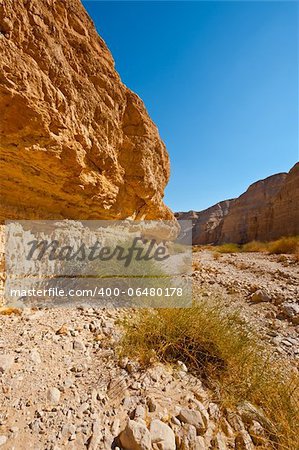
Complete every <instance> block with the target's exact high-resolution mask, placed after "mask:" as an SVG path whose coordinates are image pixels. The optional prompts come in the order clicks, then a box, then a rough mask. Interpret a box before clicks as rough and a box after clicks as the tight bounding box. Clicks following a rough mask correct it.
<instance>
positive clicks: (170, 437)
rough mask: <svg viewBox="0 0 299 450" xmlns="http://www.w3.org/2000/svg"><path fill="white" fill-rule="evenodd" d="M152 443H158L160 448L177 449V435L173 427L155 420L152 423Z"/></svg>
mask: <svg viewBox="0 0 299 450" xmlns="http://www.w3.org/2000/svg"><path fill="white" fill-rule="evenodd" d="M150 434H151V440H152V444H158V446H159V449H160V450H175V449H176V446H175V435H174V432H173V431H172V429H171V428H170V427H169V426H168V425H166V424H165V423H163V422H161V420H153V421H152V423H151V425H150Z"/></svg>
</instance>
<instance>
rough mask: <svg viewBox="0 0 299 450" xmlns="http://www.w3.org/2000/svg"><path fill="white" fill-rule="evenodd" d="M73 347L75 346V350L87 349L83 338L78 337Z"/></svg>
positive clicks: (83, 350) (82, 350)
mask: <svg viewBox="0 0 299 450" xmlns="http://www.w3.org/2000/svg"><path fill="white" fill-rule="evenodd" d="M73 347H74V350H79V351H81V352H85V350H86V347H85V344H84V342H83V341H82V340H81V339H76V340H75V341H74V342H73Z"/></svg>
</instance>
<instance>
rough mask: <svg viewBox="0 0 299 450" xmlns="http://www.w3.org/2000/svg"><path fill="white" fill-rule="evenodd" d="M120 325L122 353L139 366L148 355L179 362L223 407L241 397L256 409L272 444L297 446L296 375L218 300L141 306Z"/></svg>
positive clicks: (298, 407) (298, 397)
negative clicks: (180, 306) (188, 304)
mask: <svg viewBox="0 0 299 450" xmlns="http://www.w3.org/2000/svg"><path fill="white" fill-rule="evenodd" d="M123 325H124V328H125V333H124V337H123V341H122V352H123V354H126V355H130V356H133V357H137V358H138V359H139V361H140V362H141V363H143V364H150V363H151V361H152V360H153V356H154V357H155V358H156V359H158V360H160V361H162V362H167V363H175V362H176V361H177V360H181V361H183V362H185V363H186V364H187V366H188V368H189V370H190V371H191V372H193V373H194V374H196V375H199V376H200V377H201V378H202V379H204V380H205V383H206V384H207V385H208V386H209V387H211V388H212V389H213V392H215V393H219V398H218V399H217V400H218V401H219V402H220V403H221V405H222V407H223V408H225V407H230V408H231V407H235V406H237V405H238V404H240V403H241V402H244V401H249V402H251V403H252V404H254V405H256V406H258V407H259V408H261V409H262V410H263V412H264V414H265V415H266V416H267V418H268V419H269V421H270V422H271V423H272V425H273V429H272V430H271V433H270V430H269V433H270V434H269V440H270V442H272V444H271V446H272V447H273V448H278V449H281V450H282V449H288V450H297V449H298V448H299V393H298V388H299V378H298V374H294V373H293V372H292V371H291V370H288V369H287V368H286V366H285V364H283V363H281V362H279V361H275V360H274V358H273V354H271V350H270V349H268V348H267V347H265V344H263V343H262V341H260V340H259V339H258V338H257V337H256V336H255V335H254V333H253V332H251V331H250V330H249V329H247V328H245V327H244V324H242V321H241V320H240V318H239V316H238V314H234V315H229V316H228V315H227V313H225V310H224V308H223V307H222V306H221V305H220V304H219V302H217V304H216V303H215V304H211V303H207V302H205V303H203V302H201V303H200V304H199V305H197V306H194V307H192V308H183V309H159V310H142V311H140V312H138V313H137V316H135V317H134V318H133V319H131V320H130V319H128V320H127V321H126V322H124V324H123ZM271 427H272V426H271Z"/></svg>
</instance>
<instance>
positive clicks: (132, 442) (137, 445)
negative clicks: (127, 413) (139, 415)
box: [119, 420, 151, 450]
mask: <svg viewBox="0 0 299 450" xmlns="http://www.w3.org/2000/svg"><path fill="white" fill-rule="evenodd" d="M119 441H120V444H121V446H122V447H123V448H124V449H125V450H148V449H150V448H151V435H150V432H149V431H148V429H147V428H146V426H145V425H144V424H143V423H141V422H136V421H134V420H129V421H128V423H127V426H126V428H125V429H124V431H122V432H121V434H120V436H119Z"/></svg>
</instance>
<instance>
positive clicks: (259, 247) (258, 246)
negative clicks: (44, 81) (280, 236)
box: [242, 241, 267, 252]
mask: <svg viewBox="0 0 299 450" xmlns="http://www.w3.org/2000/svg"><path fill="white" fill-rule="evenodd" d="M266 251H267V244H266V243H265V242H260V241H252V242H248V243H247V244H244V245H242V252H266Z"/></svg>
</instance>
